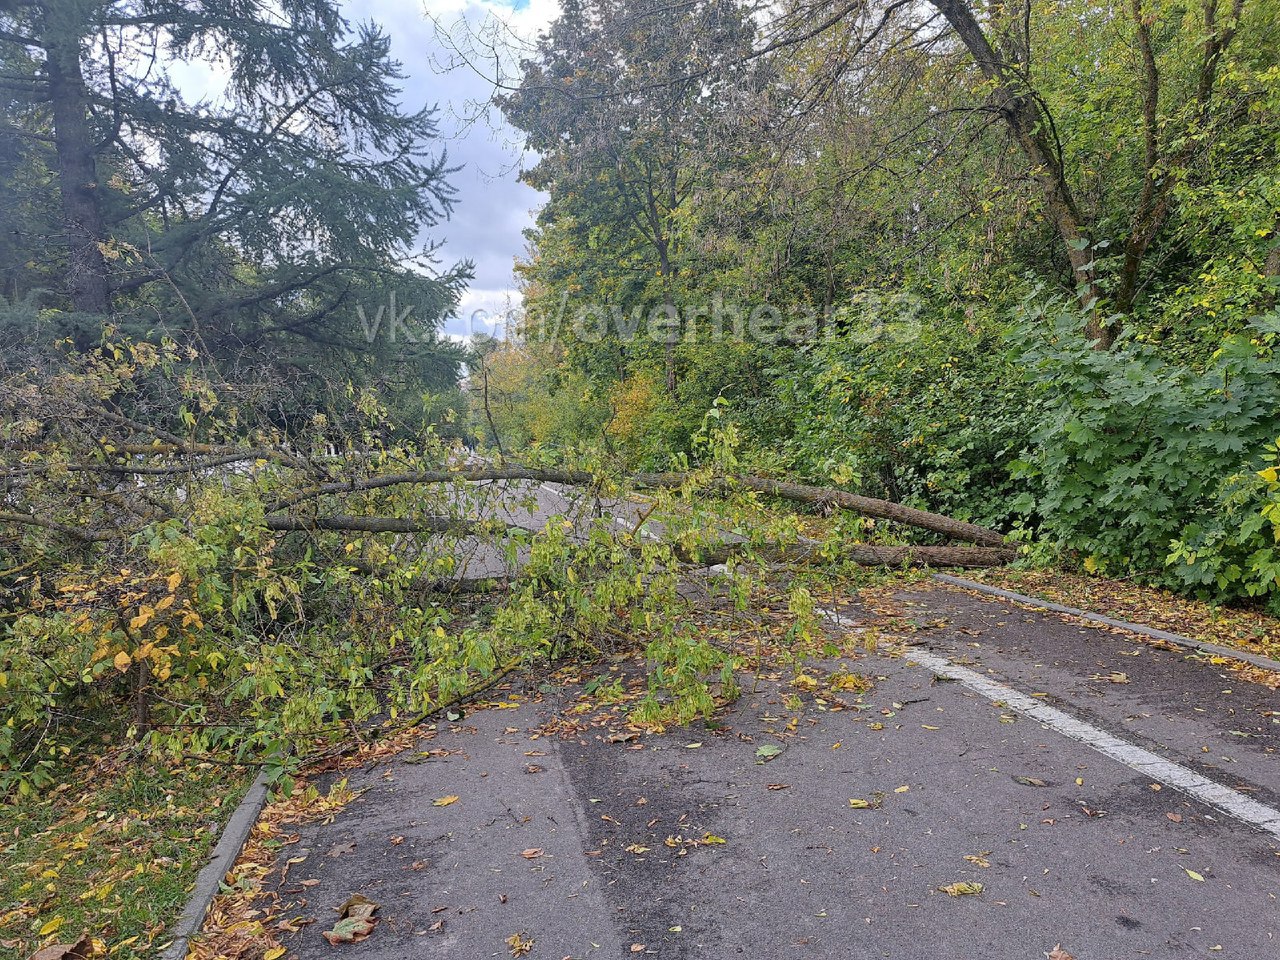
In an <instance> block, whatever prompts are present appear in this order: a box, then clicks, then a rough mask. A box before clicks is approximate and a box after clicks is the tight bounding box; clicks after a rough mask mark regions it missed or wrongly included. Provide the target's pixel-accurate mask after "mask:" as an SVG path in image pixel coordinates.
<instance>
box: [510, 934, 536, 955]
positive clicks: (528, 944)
mask: <svg viewBox="0 0 1280 960" xmlns="http://www.w3.org/2000/svg"><path fill="white" fill-rule="evenodd" d="M506 942H507V949H508V950H510V951H511V955H512V956H513V957H523V956H524V955H525V954H526V953H528V952H529V951H530V950H532V949H533V938H532V937H529V938H528V939H526V938H525V937H524V936H523V935H522V934H519V933H513V934H512V935H511V936H509V937H507V941H506Z"/></svg>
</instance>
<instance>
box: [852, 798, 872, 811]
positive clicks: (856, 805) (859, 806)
mask: <svg viewBox="0 0 1280 960" xmlns="http://www.w3.org/2000/svg"><path fill="white" fill-rule="evenodd" d="M849 806H851V807H852V808H853V809H854V810H866V809H869V808H870V806H871V804H870V803H869V802H868V801H866V800H863V799H862V798H861V797H850V798H849Z"/></svg>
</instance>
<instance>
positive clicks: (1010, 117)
mask: <svg viewBox="0 0 1280 960" xmlns="http://www.w3.org/2000/svg"><path fill="white" fill-rule="evenodd" d="M930 2H931V3H932V5H933V7H934V8H935V9H936V10H937V11H938V12H939V13H941V14H942V15H943V17H945V18H946V21H947V23H949V24H950V25H951V28H952V29H953V30H955V32H956V35H957V36H959V38H960V40H961V42H962V43H964V45H965V48H966V49H967V50H968V51H969V53H970V55H971V56H972V57H973V59H974V61H975V62H976V63H977V65H978V69H980V70H981V71H982V75H983V76H984V77H986V78H987V79H988V80H989V81H991V83H992V85H993V89H992V91H991V102H992V105H993V106H994V107H995V108H996V109H997V110H998V111H999V112H1000V115H1001V116H1002V117H1003V118H1004V120H1005V122H1006V123H1007V124H1008V126H1009V129H1010V130H1011V131H1012V133H1013V136H1014V139H1015V140H1017V141H1018V146H1019V147H1021V148H1022V152H1023V154H1024V155H1025V156H1026V158H1027V160H1028V161H1029V163H1030V164H1031V175H1032V177H1033V178H1034V179H1035V182H1036V183H1037V185H1038V186H1039V187H1040V193H1041V196H1042V197H1043V199H1044V204H1045V212H1046V213H1047V214H1048V216H1049V220H1050V222H1051V223H1053V225H1054V228H1055V229H1056V230H1057V231H1058V236H1059V237H1060V238H1061V239H1062V242H1063V243H1064V244H1065V246H1066V249H1067V260H1068V261H1069V262H1070V264H1071V272H1072V275H1073V277H1074V278H1075V282H1076V296H1077V297H1078V298H1079V300H1080V304H1081V306H1083V307H1084V308H1085V310H1087V311H1088V312H1089V319H1088V321H1087V323H1086V326H1085V333H1086V335H1087V336H1088V337H1089V339H1090V340H1092V341H1093V342H1094V346H1095V347H1096V348H1097V349H1099V350H1109V349H1110V348H1111V345H1112V344H1113V343H1114V342H1115V339H1116V334H1118V333H1119V330H1118V328H1117V327H1116V326H1115V325H1114V324H1112V325H1108V324H1107V323H1105V322H1104V320H1103V317H1102V314H1101V312H1100V310H1099V309H1098V308H1099V303H1100V300H1101V290H1100V289H1099V287H1098V281H1097V275H1096V273H1095V269H1094V256H1095V251H1094V247H1093V241H1092V239H1091V238H1090V237H1089V235H1088V232H1087V230H1086V229H1085V224H1084V223H1083V219H1082V217H1081V215H1080V210H1079V208H1078V207H1077V206H1076V202H1075V197H1074V196H1073V195H1072V192H1071V186H1070V184H1068V183H1067V177H1066V171H1065V170H1064V169H1063V167H1062V160H1061V158H1060V156H1059V153H1058V148H1057V144H1056V143H1055V141H1054V140H1053V138H1052V136H1051V130H1052V126H1051V124H1050V122H1049V118H1048V117H1047V116H1046V115H1045V114H1044V111H1043V110H1042V109H1041V108H1040V105H1039V104H1038V103H1037V101H1036V99H1035V97H1034V96H1033V95H1032V93H1031V91H1030V90H1026V89H1023V87H1025V83H1024V81H1023V79H1022V78H1021V77H1019V76H1018V74H1017V70H1016V69H1014V67H1015V65H1011V64H1009V63H1008V62H1007V61H1006V60H1005V59H1004V58H1003V57H1001V56H1000V55H999V54H997V53H996V52H995V50H993V49H992V47H991V43H990V41H989V40H988V39H987V35H986V33H985V32H984V31H983V29H982V25H981V24H980V23H979V22H978V19H977V17H976V16H975V15H974V13H973V10H972V9H971V7H970V6H969V4H968V3H967V2H964V0H930Z"/></svg>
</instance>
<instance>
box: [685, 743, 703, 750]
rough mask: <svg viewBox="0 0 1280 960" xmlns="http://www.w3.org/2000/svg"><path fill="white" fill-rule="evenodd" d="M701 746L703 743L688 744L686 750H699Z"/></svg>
mask: <svg viewBox="0 0 1280 960" xmlns="http://www.w3.org/2000/svg"><path fill="white" fill-rule="evenodd" d="M700 746H702V744H701V743H686V744H685V745H684V748H685V749H686V750H697V749H698V748H699V747H700Z"/></svg>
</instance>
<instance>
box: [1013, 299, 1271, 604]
mask: <svg viewBox="0 0 1280 960" xmlns="http://www.w3.org/2000/svg"><path fill="white" fill-rule="evenodd" d="M1082 326H1083V324H1082V320H1081V318H1080V316H1079V315H1078V313H1076V312H1075V311H1073V310H1071V309H1069V308H1063V307H1060V306H1054V305H1050V306H1047V307H1043V308H1034V307H1027V308H1026V309H1025V312H1024V316H1023V320H1022V322H1021V323H1020V325H1019V327H1018V329H1017V332H1016V334H1015V337H1016V341H1017V343H1018V346H1019V348H1020V352H1021V355H1022V357H1023V359H1024V361H1025V362H1026V364H1027V365H1028V367H1029V371H1030V374H1031V376H1032V378H1033V380H1034V383H1035V387H1036V401H1037V403H1036V405H1037V417H1038V421H1039V424H1038V426H1037V427H1036V429H1035V432H1034V434H1033V436H1032V438H1031V439H1032V442H1031V445H1030V449H1029V453H1028V455H1027V457H1026V458H1025V459H1024V460H1022V461H1021V462H1020V463H1019V464H1018V465H1017V467H1016V471H1015V472H1016V476H1017V477H1019V478H1020V479H1022V480H1023V481H1024V482H1026V483H1028V484H1030V486H1031V489H1030V490H1028V491H1026V492H1024V493H1023V494H1022V496H1021V497H1020V498H1019V501H1018V505H1019V508H1020V509H1021V510H1023V511H1024V512H1025V513H1026V514H1027V515H1028V516H1029V517H1030V518H1031V520H1032V522H1033V523H1035V524H1037V525H1038V529H1039V531H1040V534H1041V535H1042V536H1043V537H1046V538H1048V539H1049V540H1051V541H1052V542H1054V543H1055V544H1056V545H1058V546H1059V547H1062V548H1065V549H1069V550H1074V551H1079V552H1080V553H1081V554H1083V563H1084V566H1085V568H1086V569H1088V570H1090V571H1098V572H1103V573H1107V574H1112V575H1125V574H1143V575H1146V576H1149V577H1151V578H1153V579H1155V580H1158V581H1159V582H1161V583H1163V584H1165V585H1168V586H1173V587H1179V588H1182V589H1186V588H1188V587H1192V588H1195V590H1196V592H1198V593H1200V594H1201V595H1203V596H1204V597H1206V598H1208V599H1214V600H1226V599H1231V598H1234V597H1237V596H1242V595H1247V596H1264V595H1271V596H1273V597H1274V596H1275V595H1276V593H1277V591H1280V585H1278V584H1277V583H1276V579H1275V573H1276V569H1275V564H1274V552H1273V551H1274V546H1275V544H1274V537H1273V536H1272V533H1273V530H1272V529H1270V528H1268V526H1267V523H1266V519H1267V518H1274V515H1275V513H1274V511H1275V507H1274V503H1271V502H1270V501H1269V499H1268V498H1269V497H1273V496H1274V492H1273V491H1270V492H1269V491H1268V490H1267V489H1266V488H1265V486H1263V487H1260V486H1259V485H1258V484H1259V483H1262V484H1264V485H1265V484H1266V480H1265V477H1266V476H1270V474H1269V473H1268V472H1266V471H1264V473H1263V474H1261V475H1255V474H1256V472H1257V471H1259V470H1263V468H1264V467H1265V466H1266V463H1265V462H1264V461H1265V457H1266V451H1267V450H1268V449H1272V450H1274V446H1273V441H1274V440H1275V434H1276V411H1277V410H1278V409H1280V363H1278V362H1277V360H1276V357H1275V355H1274V352H1273V351H1274V346H1275V340H1276V334H1277V332H1278V331H1280V316H1277V315H1276V314H1272V315H1270V316H1268V317H1266V318H1260V319H1258V320H1257V321H1255V322H1254V324H1253V325H1252V326H1251V328H1250V331H1249V334H1248V335H1241V336H1228V337H1226V338H1225V339H1223V340H1222V342H1221V345H1220V346H1219V348H1218V349H1217V350H1216V351H1215V352H1214V353H1213V354H1212V356H1211V357H1210V358H1209V360H1208V361H1207V362H1206V363H1205V364H1204V365H1203V367H1202V368H1193V367H1189V366H1183V365H1178V364H1175V363H1171V362H1168V361H1167V360H1165V359H1164V358H1163V357H1162V356H1161V355H1160V351H1159V348H1158V347H1156V346H1152V345H1148V344H1141V343H1138V342H1136V341H1135V340H1133V339H1128V338H1125V339H1122V340H1121V341H1120V342H1118V343H1117V344H1116V345H1115V346H1114V347H1113V348H1112V349H1111V350H1110V351H1105V352H1104V351H1097V350H1093V349H1091V348H1090V346H1089V344H1087V343H1086V342H1085V341H1084V338H1083V336H1082V335H1081V334H1080V330H1081V329H1082ZM1250 477H1252V479H1250ZM1259 510H1262V511H1265V515H1264V514H1263V513H1260V512H1259Z"/></svg>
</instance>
